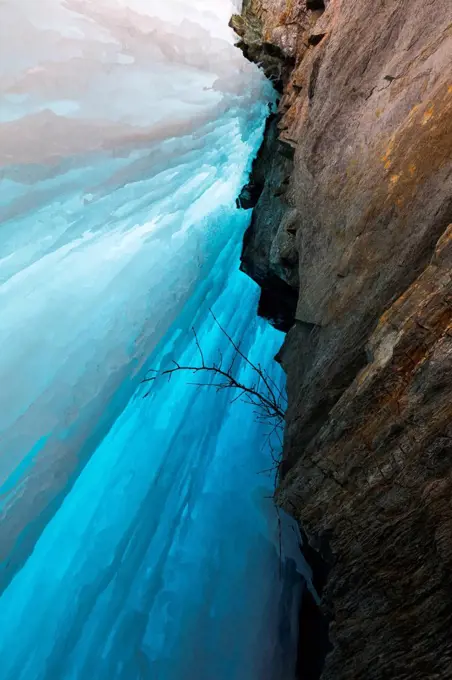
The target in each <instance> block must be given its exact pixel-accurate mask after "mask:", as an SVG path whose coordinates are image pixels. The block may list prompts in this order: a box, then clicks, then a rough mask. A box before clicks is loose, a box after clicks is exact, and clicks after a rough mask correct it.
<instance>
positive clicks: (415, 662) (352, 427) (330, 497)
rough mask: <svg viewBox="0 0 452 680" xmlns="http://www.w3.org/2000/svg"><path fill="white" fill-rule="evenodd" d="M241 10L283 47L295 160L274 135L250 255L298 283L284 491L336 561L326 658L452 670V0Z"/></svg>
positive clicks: (381, 668)
mask: <svg viewBox="0 0 452 680" xmlns="http://www.w3.org/2000/svg"><path fill="white" fill-rule="evenodd" d="M322 5H323V8H324V9H323V8H322ZM307 7H310V8H312V9H307ZM293 12H295V14H292V13H293ZM287 16H291V17H292V19H291V20H290V21H288V22H286V17H287ZM250 17H254V19H253V21H255V24H254V25H255V26H259V31H260V33H259V31H258V33H259V34H260V35H261V36H263V37H262V42H264V41H270V42H272V44H273V43H274V44H277V45H278V46H279V47H280V49H281V53H280V54H279V58H280V59H282V60H283V62H282V65H281V73H282V74H283V77H282V80H281V83H282V87H283V94H282V98H281V101H280V106H279V109H280V110H279V114H280V118H279V120H278V121H277V123H276V124H277V126H278V130H279V133H280V140H282V141H284V142H285V143H286V145H290V147H291V148H293V149H294V161H293V166H292V164H291V166H290V168H289V172H290V179H289V180H287V179H286V174H287V171H288V166H287V162H288V161H287V158H286V157H285V156H283V155H282V154H281V153H280V146H279V145H280V144H281V142H278V141H277V140H276V139H275V138H272V137H271V135H269V136H268V138H267V144H268V148H267V150H266V152H265V154H263V155H262V158H261V161H262V163H264V164H265V167H264V169H260V172H261V173H264V175H265V178H266V182H265V184H264V188H263V190H262V193H261V196H260V199H259V201H258V203H257V206H256V209H255V214H254V219H253V223H252V226H251V229H250V233H249V234H248V237H247V240H246V242H245V247H244V253H243V261H244V269H245V270H246V271H247V272H248V273H250V275H252V276H253V277H254V278H255V279H256V280H257V281H258V282H259V283H260V284H261V285H262V286H263V290H264V291H265V289H266V287H267V288H268V289H269V288H271V287H272V285H273V284H274V282H275V280H276V279H277V280H278V281H281V282H283V283H284V285H285V286H288V287H289V288H291V289H292V290H293V291H294V292H295V294H296V296H297V298H298V300H297V305H296V311H295V318H294V319H293V318H292V319H290V314H288V313H287V312H285V313H284V314H283V313H282V312H281V313H282V316H283V317H284V319H285V323H286V325H289V324H291V323H292V322H293V323H292V327H291V329H290V330H289V332H288V334H287V337H286V341H285V343H284V346H283V348H282V350H281V352H280V355H279V358H280V360H281V362H282V363H283V365H284V367H285V370H286V372H287V376H288V390H289V410H288V414H287V428H286V439H285V448H284V460H283V464H282V467H281V472H282V482H281V487H280V490H279V499H280V502H281V503H282V504H283V506H284V507H285V508H286V509H288V510H289V511H291V512H292V513H293V514H295V515H296V516H297V517H298V518H299V520H300V522H301V524H302V526H303V527H304V528H305V530H306V532H307V534H308V536H309V539H310V542H311V545H312V546H313V547H315V548H316V549H318V550H319V552H321V554H322V556H323V557H324V559H325V560H326V561H327V562H329V563H330V565H331V567H332V568H331V572H330V575H329V579H328V583H327V587H326V590H325V593H324V607H325V611H327V612H328V614H329V616H330V617H331V620H332V623H331V626H330V637H331V640H332V642H333V645H334V647H333V650H332V652H331V653H330V654H329V655H328V657H327V660H326V664H325V668H324V671H323V676H322V677H323V678H324V679H328V680H333V679H334V680H338V679H340V680H342V679H344V680H345V679H347V680H351V679H355V678H363V679H364V678H366V680H369V679H375V680H381V679H382V678H398V679H399V678H407V679H408V678H410V680H412V679H413V678H425V677H428V678H451V677H452V658H451V656H452V635H451V632H452V577H451V573H452V572H451V567H452V502H451V497H452V457H451V456H452V417H451V416H452V405H451V404H452V394H451V391H452V363H451V361H452V326H451V323H452V289H451V271H452V253H451V245H450V239H451V228H450V227H448V225H449V224H450V222H452V163H451V158H452V5H451V4H450V2H449V1H448V0H435V1H434V2H432V1H430V2H428V1H426V0H422V1H421V0H409V1H408V0H361V2H356V1H355V0H330V1H329V2H325V3H322V2H308V4H306V3H305V2H300V3H297V2H290V0H285V1H284V2H283V1H279V0H278V1H276V0H275V2H271V0H268V1H267V2H263V1H260V0H249V2H248V3H247V5H246V8H245V12H244V15H243V21H244V22H245V23H247V22H248V23H249V21H250V19H249V18H250ZM294 25H295V28H293V26H294ZM242 29H243V30H242V41H243V40H246V39H247V32H246V30H245V29H244V28H243V26H242ZM258 33H254V40H255V41H256V40H258V38H257V35H258ZM293 35H296V39H293ZM275 36H277V39H276V37H275ZM293 40H295V42H293ZM289 44H290V45H293V44H296V49H295V52H294V51H293V49H292V48H290V49H286V50H285V49H284V45H289ZM253 49H254V51H255V53H256V54H257V47H256V45H255V46H254V48H253ZM264 66H265V64H264ZM274 137H275V135H274ZM282 148H287V146H285V147H282ZM266 159H268V160H266ZM437 242H438V245H437V246H436V244H437ZM435 247H436V250H435ZM278 285H280V284H278ZM281 285H282V284H281ZM286 290H287V289H286ZM281 299H284V293H283V292H281V290H280V291H279V294H278V295H277V296H276V298H274V300H273V303H274V305H276V307H277V306H278V300H281ZM264 311H265V310H264ZM276 314H277V310H275V309H272V313H271V314H270V316H273V318H274V317H275V316H276Z"/></svg>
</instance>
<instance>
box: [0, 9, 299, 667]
mask: <svg viewBox="0 0 452 680" xmlns="http://www.w3.org/2000/svg"><path fill="white" fill-rule="evenodd" d="M233 4H234V3H231V2H229V1H228V0H216V1H215V2H212V1H209V2H208V1H207V0H202V1H201V0H196V1H195V0H191V1H189V0H179V1H177V0H165V3H162V2H155V1H154V0H117V1H115V0H96V2H95V3H93V2H91V1H90V0H86V1H84V0H66V1H63V0H61V1H59V0H40V2H39V3H36V2H35V1H34V0H6V2H3V3H1V4H0V86H1V90H2V93H3V98H2V104H1V109H0V168H1V174H2V182H1V183H0V218H1V221H2V225H1V230H0V307H1V317H2V324H1V328H0V343H1V347H2V352H1V355H0V381H1V382H0V384H1V385H2V391H1V395H0V436H1V444H0V447H1V456H0V485H1V486H0V503H1V506H0V507H1V513H2V515H1V518H2V521H1V530H0V531H1V540H0V561H1V570H0V590H3V594H2V596H1V597H0V632H1V635H0V658H1V663H2V667H1V678H2V680H10V679H11V680H13V678H14V680H18V679H22V678H23V679H24V680H40V679H41V678H42V679H45V680H63V679H64V680H65V679H66V678H71V679H72V678H74V679H75V678H76V679H77V680H78V679H82V678H83V679H84V678H86V677H93V678H99V679H104V678H105V680H107V679H108V680H110V679H111V678H124V680H126V679H127V680H134V678H152V680H158V679H161V680H181V678H184V679H185V678H186V679H187V680H191V678H193V679H194V678H196V680H222V679H223V678H224V680H242V679H243V680H254V678H255V679H256V680H261V679H265V678H268V679H269V680H273V678H276V677H279V675H276V674H277V673H280V672H282V669H285V671H286V670H287V668H289V667H290V665H291V663H292V662H293V658H292V657H291V654H290V649H291V645H290V644H289V642H288V640H289V638H290V635H292V634H293V630H294V629H293V628H291V626H290V625H289V626H288V628H287V630H283V629H282V628H281V629H280V622H281V617H280V616H279V614H280V612H279V609H280V607H281V606H282V604H281V601H282V600H281V597H280V596H281V593H282V591H283V590H284V588H287V584H286V585H285V586H284V582H283V581H281V579H280V578H279V574H280V569H281V566H280V559H279V555H278V547H277V546H278V542H279V537H278V533H279V529H278V522H277V518H276V515H275V512H274V508H273V505H272V503H271V500H269V499H268V498H266V496H269V495H271V491H272V488H271V485H272V480H271V478H267V477H265V475H260V474H258V473H259V472H260V471H261V470H263V469H265V468H268V467H269V466H270V465H271V462H269V452H268V448H266V446H265V434H266V433H265V430H263V429H262V426H261V425H258V424H257V423H254V422H253V419H252V417H251V416H250V413H249V412H248V410H247V407H246V406H245V405H243V404H240V403H239V402H237V403H235V404H234V405H231V404H230V403H229V402H230V398H228V397H227V396H225V395H214V394H212V393H202V392H201V393H199V392H196V391H194V390H193V387H192V386H187V385H186V383H185V381H184V380H174V381H172V382H171V383H170V384H169V385H167V384H159V385H157V386H156V389H155V391H154V392H153V394H152V396H151V398H149V399H147V400H143V399H142V398H141V396H142V394H141V389H142V388H141V386H140V380H141V378H142V377H143V375H144V373H145V371H146V368H147V367H148V366H149V365H151V364H152V365H155V363H156V362H157V363H159V362H160V361H165V357H166V360H167V359H168V357H169V356H173V355H175V356H178V357H181V356H183V355H184V354H185V355H187V356H190V355H191V354H193V352H194V351H195V348H194V346H193V342H192V336H191V334H190V327H191V326H192V325H195V326H196V327H197V328H198V332H199V336H200V338H201V339H202V341H203V343H204V346H205V351H206V352H210V353H211V354H212V356H213V355H214V354H215V353H216V352H217V351H218V349H219V344H220V342H221V338H219V337H218V333H217V331H216V330H215V328H214V327H212V318H211V316H210V315H209V311H208V310H209V307H210V306H213V307H215V309H216V313H217V315H218V317H219V318H220V319H221V321H222V323H223V325H225V327H227V329H228V331H229V332H230V333H231V334H234V337H236V338H237V339H241V341H242V342H243V343H244V346H247V347H248V348H249V351H250V353H252V354H253V355H254V356H256V357H259V360H260V361H261V363H262V362H263V361H264V359H265V361H268V362H269V364H270V363H271V357H272V355H273V353H274V351H275V350H276V347H277V345H278V343H279V342H280V339H279V338H278V337H277V334H276V332H274V331H272V330H271V329H269V328H268V327H266V326H264V325H262V324H261V323H260V322H258V321H257V320H256V319H255V306H256V291H255V289H254V287H253V284H252V283H251V282H249V281H248V280H247V279H246V278H245V277H243V276H242V275H241V274H239V273H238V271H237V266H238V253H239V248H240V241H241V237H242V233H243V230H244V228H245V226H246V222H247V220H248V216H247V215H246V213H243V212H241V211H237V210H235V205H234V201H235V197H236V195H237V193H238V191H239V190H240V188H241V186H242V184H243V183H244V181H245V178H246V173H247V171H248V169H249V164H250V159H251V157H252V154H253V153H254V152H255V151H256V149H257V148H258V145H259V143H260V139H261V135H262V125H263V121H264V117H265V115H266V112H267V110H268V102H269V101H270V100H271V97H272V94H271V92H270V91H269V88H268V85H267V84H266V83H265V81H264V80H263V78H262V76H261V75H260V73H259V72H258V70H257V69H256V68H255V67H253V66H251V65H249V64H247V63H246V62H245V61H244V60H243V58H242V57H241V54H240V53H239V52H238V51H237V50H235V49H234V47H233V36H232V35H231V33H230V31H229V29H228V28H227V20H228V18H229V15H230V14H231V12H232V11H233V9H234V8H233ZM19 33H20V39H18V35H19ZM227 351H228V347H227V346H225V347H223V352H227ZM237 370H242V371H245V370H246V367H240V366H239V365H237ZM274 370H275V371H276V367H275V368H274ZM275 379H278V380H280V379H281V377H280V376H279V374H275ZM289 534H291V535H292V534H293V536H292V538H293V537H294V536H295V534H294V533H293V532H292V530H291V529H290V530H289ZM294 540H295V542H296V538H294ZM289 543H290V542H289ZM289 543H288V544H287V546H289ZM284 550H289V551H290V547H285V548H284ZM293 552H294V554H295V552H296V551H295V550H294V551H293ZM290 564H292V562H290ZM294 583H297V584H299V581H298V577H294ZM296 587H298V585H297V586H296ZM289 601H290V598H289ZM291 606H292V605H290V604H289V605H288V607H289V610H288V611H287V612H286V614H287V616H285V620H290V616H291V615H292V614H293V612H292V610H291ZM278 612H279V613H278ZM285 671H284V672H285Z"/></svg>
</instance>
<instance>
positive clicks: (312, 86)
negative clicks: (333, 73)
mask: <svg viewBox="0 0 452 680" xmlns="http://www.w3.org/2000/svg"><path fill="white" fill-rule="evenodd" d="M320 64H321V60H320V57H317V59H316V60H315V62H314V64H313V66H312V71H311V77H310V79H309V88H308V96H309V99H312V98H313V97H314V93H315V87H316V85H317V78H318V77H319V71H320Z"/></svg>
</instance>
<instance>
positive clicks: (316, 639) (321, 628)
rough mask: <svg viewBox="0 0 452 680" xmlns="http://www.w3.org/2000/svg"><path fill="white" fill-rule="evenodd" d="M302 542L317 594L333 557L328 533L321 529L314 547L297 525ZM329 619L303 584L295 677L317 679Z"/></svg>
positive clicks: (327, 646) (327, 642) (327, 648)
mask: <svg viewBox="0 0 452 680" xmlns="http://www.w3.org/2000/svg"><path fill="white" fill-rule="evenodd" d="M300 531H301V535H302V539H303V545H302V546H301V551H302V553H303V556H304V558H305V560H306V562H307V563H308V564H309V566H310V568H311V570H312V585H313V587H314V590H315V592H316V593H317V595H318V596H319V597H321V595H322V593H323V589H324V587H325V585H326V581H327V578H328V574H329V572H330V569H331V566H332V564H333V561H334V558H333V555H332V554H331V549H330V545H329V543H330V538H331V537H330V536H329V535H328V534H327V533H325V534H324V535H323V536H322V537H320V539H318V540H317V543H318V546H317V549H316V548H314V547H313V546H312V545H311V543H309V541H308V537H307V535H306V533H305V532H304V531H303V529H302V528H301V529H300ZM329 625H330V619H329V618H328V617H327V616H326V615H325V613H324V612H323V611H322V609H321V607H320V606H319V604H318V603H317V602H316V600H315V598H314V595H313V593H312V592H311V591H310V589H309V588H307V587H306V588H305V590H304V593H303V597H302V601H301V607H300V618H299V637H298V660H297V671H296V677H297V680H319V678H320V676H321V674H322V670H323V667H324V665H325V659H326V656H327V654H328V652H329V651H330V650H331V649H332V644H331V642H330V639H329Z"/></svg>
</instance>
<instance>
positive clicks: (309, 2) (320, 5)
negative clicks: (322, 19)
mask: <svg viewBox="0 0 452 680" xmlns="http://www.w3.org/2000/svg"><path fill="white" fill-rule="evenodd" d="M306 9H310V10H311V11H312V12H316V11H318V10H320V11H324V10H325V2H324V0H306Z"/></svg>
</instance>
